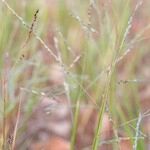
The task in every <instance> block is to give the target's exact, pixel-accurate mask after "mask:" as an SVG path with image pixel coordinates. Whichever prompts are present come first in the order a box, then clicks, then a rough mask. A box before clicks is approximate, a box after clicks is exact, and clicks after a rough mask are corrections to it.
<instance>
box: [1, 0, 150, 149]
mask: <svg viewBox="0 0 150 150" xmlns="http://www.w3.org/2000/svg"><path fill="white" fill-rule="evenodd" d="M149 4H150V2H149V1H148V0H146V1H142V0H134V1H132V0H122V1H120V0H106V1H102V0H97V1H95V0H91V1H90V0H89V1H79V0H77V1H73V0H72V1H65V0H57V1H54V0H44V1H37V0H32V1H24V0H21V1H18V0H13V1H5V0H1V1H0V22H1V24H0V79H1V83H0V90H1V92H0V97H1V98H0V103H1V104H0V127H1V128H0V147H1V148H2V149H12V150H14V149H21V150H22V149H27V148H29V147H30V145H31V144H32V142H31V141H32V138H33V137H29V138H28V139H27V140H26V141H24V142H23V140H21V139H24V137H26V136H25V134H23V133H25V132H27V133H28V130H29V129H28V128H30V127H28V121H29V120H30V119H31V120H32V117H31V116H32V114H33V113H34V111H35V110H36V107H37V106H38V105H39V104H40V102H41V101H42V99H44V98H45V97H48V98H49V99H50V102H51V99H53V100H54V101H55V99H57V98H59V99H65V102H63V103H65V104H66V105H67V108H68V109H69V117H70V122H71V128H72V132H70V134H69V138H68V139H67V140H69V142H70V147H71V148H70V149H72V150H73V149H93V150H97V149H99V148H100V149H106V148H108V149H122V150H124V149H125V148H124V147H125V146H128V149H138V150H142V149H148V145H149V144H150V143H149V142H148V136H149V134H148V129H147V119H145V118H147V117H148V116H149V114H150V112H149V110H150V108H149V102H148V99H149V94H148V96H147V97H145V93H144V92H143V89H149V68H148V63H147V61H144V60H148V56H149V47H150V45H149V30H150V29H149V28H150V25H149V24H150V22H149V20H148V18H149V17H150V15H149V14H150V12H149V8H148V5H149ZM148 92H149V91H148ZM145 103H146V104H147V105H145ZM82 106H84V107H82ZM51 107H53V106H51ZM84 108H85V109H90V110H91V111H88V112H89V113H88V114H86V113H85V114H84ZM56 109H57V108H56ZM60 109H61V107H60ZM84 115H85V116H84ZM86 115H87V116H86ZM16 116H17V117H16ZM82 116H83V118H82ZM93 116H94V117H93ZM106 116H108V118H109V119H108V120H107V119H106V120H107V122H106V124H108V123H109V125H110V126H111V127H110V126H109V129H108V130H110V129H111V131H110V132H111V134H110V135H109V136H108V137H107V136H106V135H103V134H102V133H103V130H104V127H105V123H104V120H105V118H107V117H106ZM55 117H56V118H57V116H55ZM84 118H85V119H84ZM91 118H95V119H94V121H93V122H89V121H90V119H91ZM86 119H87V120H86ZM129 120H130V121H129ZM145 122H146V123H145ZM92 124H94V125H92ZM148 124H149V122H148ZM83 125H84V126H83ZM87 126H91V130H92V131H91V133H87V134H86V133H85V132H86V128H87ZM93 126H94V127H93ZM144 128H145V129H144ZM79 129H80V130H79ZM81 131H82V132H81ZM87 132H88V131H87ZM83 133H84V134H83ZM82 134H83V135H82ZM88 134H89V135H88ZM10 135H11V136H12V138H10ZM84 135H85V136H89V139H90V140H86V139H81V140H79V139H80V137H82V136H84ZM82 140H83V141H82ZM8 141H9V142H8ZM123 141H127V142H128V143H125V146H122V145H123V144H124V143H123V144H122V142H123ZM21 145H23V146H21ZM106 145H109V146H110V147H105V146H106ZM103 146H104V147H103ZM123 148H124V149H123Z"/></svg>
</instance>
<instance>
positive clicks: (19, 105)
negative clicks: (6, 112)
mask: <svg viewBox="0 0 150 150" xmlns="http://www.w3.org/2000/svg"><path fill="white" fill-rule="evenodd" d="M20 111H21V94H20V95H19V104H18V110H17V120H16V124H15V128H14V133H13V141H12V147H11V150H14V149H15V142H16V135H17V129H18V124H19V119H20Z"/></svg>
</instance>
